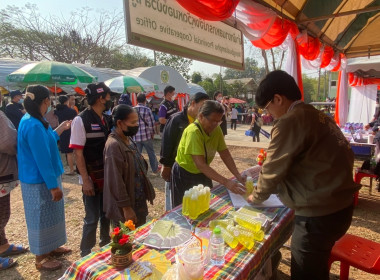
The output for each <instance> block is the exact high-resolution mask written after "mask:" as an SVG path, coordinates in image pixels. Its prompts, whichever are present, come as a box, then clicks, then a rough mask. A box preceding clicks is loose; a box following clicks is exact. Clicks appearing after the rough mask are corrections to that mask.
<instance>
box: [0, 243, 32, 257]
mask: <svg viewBox="0 0 380 280" xmlns="http://www.w3.org/2000/svg"><path fill="white" fill-rule="evenodd" d="M27 251H28V248H24V247H23V246H22V245H14V244H10V245H9V247H8V249H7V250H5V252H2V253H1V254H0V258H5V257H9V256H15V255H19V254H23V253H25V252H27Z"/></svg>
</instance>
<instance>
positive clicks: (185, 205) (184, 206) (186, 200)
mask: <svg viewBox="0 0 380 280" xmlns="http://www.w3.org/2000/svg"><path fill="white" fill-rule="evenodd" d="M189 202H190V192H189V191H185V195H184V196H183V199H182V215H184V216H188V215H189Z"/></svg>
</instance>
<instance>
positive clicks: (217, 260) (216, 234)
mask: <svg viewBox="0 0 380 280" xmlns="http://www.w3.org/2000/svg"><path fill="white" fill-rule="evenodd" d="M210 256H211V263H212V265H217V266H221V265H223V264H224V239H223V236H222V231H221V229H220V228H219V227H216V228H214V230H213V234H212V236H211V239H210Z"/></svg>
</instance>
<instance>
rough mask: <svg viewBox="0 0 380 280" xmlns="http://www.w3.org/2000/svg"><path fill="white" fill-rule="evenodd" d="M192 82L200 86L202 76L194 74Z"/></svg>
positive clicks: (197, 73)
mask: <svg viewBox="0 0 380 280" xmlns="http://www.w3.org/2000/svg"><path fill="white" fill-rule="evenodd" d="M191 82H192V83H194V84H198V83H199V82H202V75H201V73H199V72H194V73H193V75H191Z"/></svg>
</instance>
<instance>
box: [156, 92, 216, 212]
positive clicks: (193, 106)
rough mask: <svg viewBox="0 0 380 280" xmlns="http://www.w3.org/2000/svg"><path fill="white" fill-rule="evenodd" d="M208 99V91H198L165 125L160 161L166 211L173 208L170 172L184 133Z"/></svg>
mask: <svg viewBox="0 0 380 280" xmlns="http://www.w3.org/2000/svg"><path fill="white" fill-rule="evenodd" d="M208 99H210V97H209V96H208V95H207V94H206V93H203V92H197V93H196V94H194V95H193V96H192V97H191V98H190V101H189V102H188V103H187V104H186V106H185V108H184V109H183V111H182V112H177V113H175V114H174V115H172V116H171V117H170V118H169V120H168V122H167V123H166V125H165V128H164V132H163V134H162V141H161V152H160V163H161V164H162V165H163V167H162V168H161V177H162V178H163V179H164V180H165V211H169V210H171V209H172V201H171V188H170V174H171V170H172V166H173V164H174V162H175V157H176V156H177V148H178V144H179V141H180V140H181V137H182V133H183V131H184V130H185V128H186V127H188V126H189V124H191V123H193V122H194V120H195V119H196V118H197V115H198V111H199V108H200V107H201V106H202V104H203V103H204V102H205V101H206V100H208Z"/></svg>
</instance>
